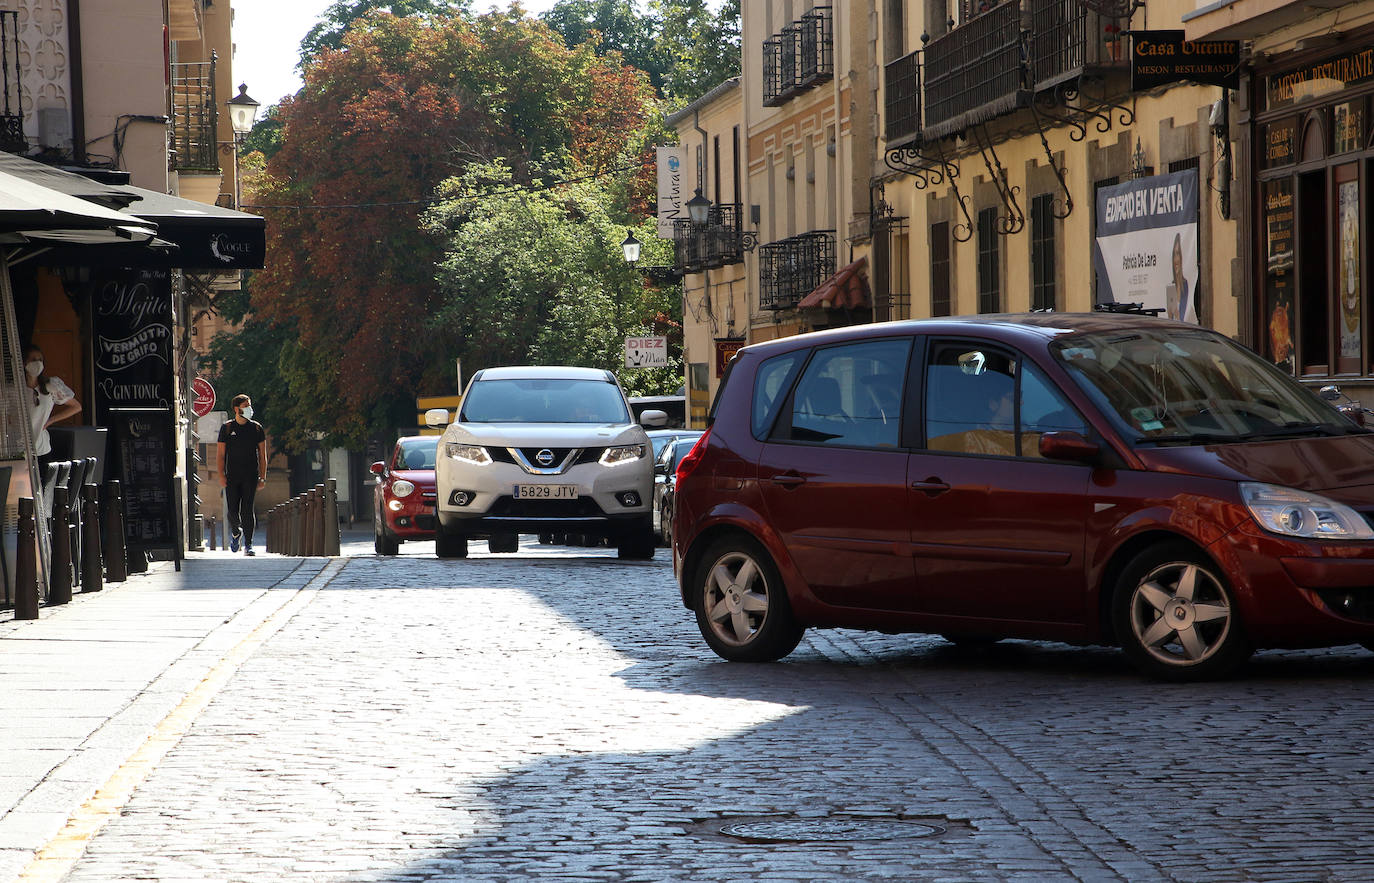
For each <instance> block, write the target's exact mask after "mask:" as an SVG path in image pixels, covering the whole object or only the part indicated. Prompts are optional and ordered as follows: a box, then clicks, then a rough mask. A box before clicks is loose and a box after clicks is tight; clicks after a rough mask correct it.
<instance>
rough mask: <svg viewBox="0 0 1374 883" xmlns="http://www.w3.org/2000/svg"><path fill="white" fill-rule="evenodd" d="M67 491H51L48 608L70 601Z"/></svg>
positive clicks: (62, 489)
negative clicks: (50, 561) (50, 559)
mask: <svg viewBox="0 0 1374 883" xmlns="http://www.w3.org/2000/svg"><path fill="white" fill-rule="evenodd" d="M67 502H68V501H67V489H66V488H64V487H61V486H60V485H59V486H58V487H55V488H53V489H52V512H53V515H52V568H51V572H49V574H48V606H50V607H52V606H55V605H58V604H66V603H67V602H68V601H70V600H71V599H72V529H71V525H69V524H68V523H67Z"/></svg>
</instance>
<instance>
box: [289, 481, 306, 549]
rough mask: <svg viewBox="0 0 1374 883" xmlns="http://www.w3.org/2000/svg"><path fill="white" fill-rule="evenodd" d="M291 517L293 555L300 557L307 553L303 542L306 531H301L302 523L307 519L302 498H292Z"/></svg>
mask: <svg viewBox="0 0 1374 883" xmlns="http://www.w3.org/2000/svg"><path fill="white" fill-rule="evenodd" d="M290 505H291V516H290V518H289V519H288V521H289V522H290V524H291V555H293V556H299V555H301V554H303V553H304V552H305V546H304V545H303V544H302V540H303V539H304V538H305V531H303V530H301V522H302V520H303V519H304V517H305V513H304V511H303V510H304V506H303V505H302V502H301V498H300V496H295V497H292V498H291V504H290Z"/></svg>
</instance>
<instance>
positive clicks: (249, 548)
mask: <svg viewBox="0 0 1374 883" xmlns="http://www.w3.org/2000/svg"><path fill="white" fill-rule="evenodd" d="M243 554H245V555H248V556H253V555H257V554H258V553H257V552H254V551H253V547H252V546H244V547H243Z"/></svg>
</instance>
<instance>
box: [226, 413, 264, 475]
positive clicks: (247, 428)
mask: <svg viewBox="0 0 1374 883" xmlns="http://www.w3.org/2000/svg"><path fill="white" fill-rule="evenodd" d="M219 440H220V441H221V442H222V443H223V444H224V475H225V477H226V478H229V479H232V480H234V481H248V480H254V479H257V478H258V477H259V476H258V445H259V444H261V443H262V442H264V441H266V440H267V433H265V432H263V431H262V424H261V423H258V422H257V421H256V420H248V421H246V422H244V423H240V422H238V421H237V420H229V421H227V422H226V423H225V424H224V425H223V426H221V427H220V428H219Z"/></svg>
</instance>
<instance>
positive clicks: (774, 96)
mask: <svg viewBox="0 0 1374 883" xmlns="http://www.w3.org/2000/svg"><path fill="white" fill-rule="evenodd" d="M834 75H835V33H834V19H833V17H832V11H831V8H830V7H829V6H816V7H814V8H812V9H811V10H810V11H809V12H807V13H806V14H805V15H803V16H802V17H801V18H800V19H798V20H797V21H794V22H792V23H791V24H789V25H788V26H787V27H785V28H783V29H782V30H781V31H779V32H778V33H776V34H774V35H773V36H771V37H769V38H768V39H767V40H764V41H763V104H764V106H765V107H777V106H778V105H780V104H783V103H785V102H787V101H789V100H790V99H791V98H793V97H794V96H796V95H798V94H800V93H801V92H804V91H806V90H807V89H809V88H811V87H812V86H814V85H816V84H817V83H823V82H825V81H826V80H829V79H830V78H831V77H833V76H834Z"/></svg>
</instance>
